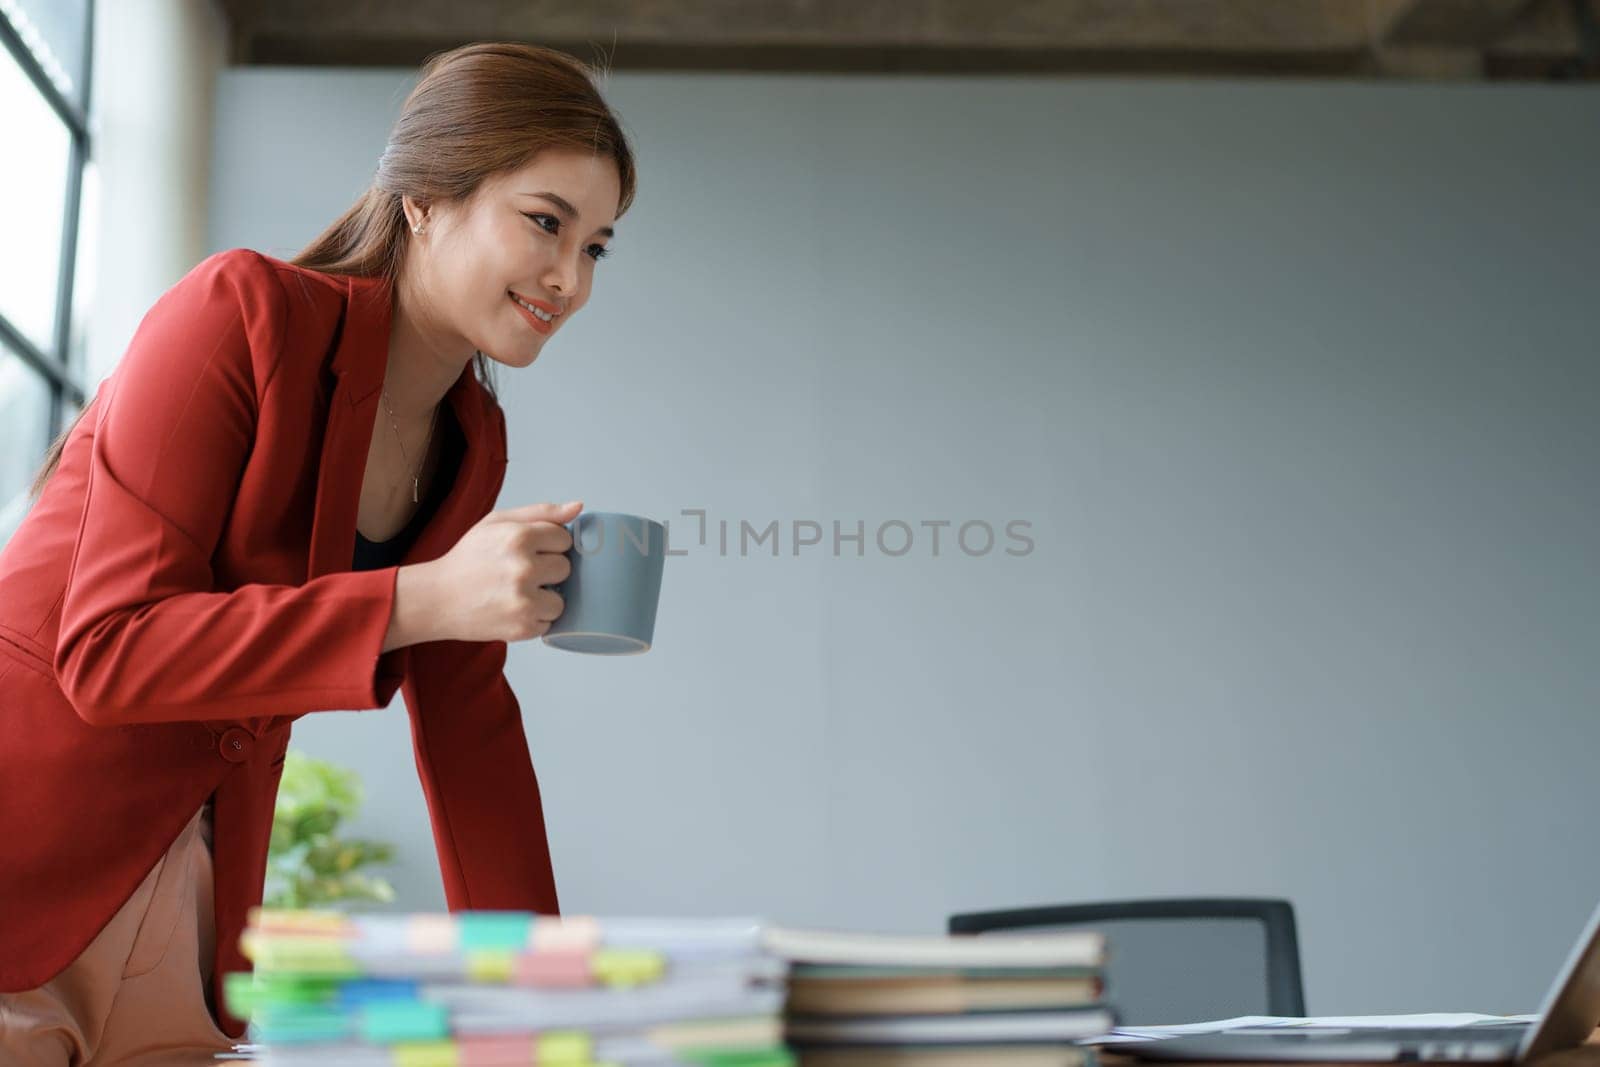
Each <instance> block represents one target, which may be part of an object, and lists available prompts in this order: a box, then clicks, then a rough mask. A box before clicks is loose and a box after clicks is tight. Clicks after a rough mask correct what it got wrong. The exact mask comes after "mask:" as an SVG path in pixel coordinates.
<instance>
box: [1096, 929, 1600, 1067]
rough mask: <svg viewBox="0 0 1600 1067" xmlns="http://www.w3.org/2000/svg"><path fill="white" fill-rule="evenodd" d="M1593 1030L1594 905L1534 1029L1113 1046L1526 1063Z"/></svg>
mask: <svg viewBox="0 0 1600 1067" xmlns="http://www.w3.org/2000/svg"><path fill="white" fill-rule="evenodd" d="M1596 1026H1600V906H1597V907H1596V908H1595V911H1594V914H1593V915H1591V916H1590V917H1589V922H1588V925H1587V926H1586V927H1585V928H1584V931H1583V933H1582V934H1581V935H1580V936H1579V937H1578V941H1577V943H1576V944H1575V945H1574V946H1573V947H1572V951H1571V952H1570V953H1569V954H1568V956H1567V961H1566V963H1564V964H1562V966H1561V970H1560V971H1559V972H1557V974H1556V979H1555V983H1554V984H1553V985H1551V987H1550V989H1549V990H1548V991H1547V992H1546V993H1545V996H1544V1003H1543V1004H1542V1005H1540V1007H1539V1015H1538V1021H1537V1022H1531V1023H1530V1022H1511V1021H1508V1022H1505V1023H1500V1022H1494V1023H1474V1024H1472V1025H1469V1026H1464V1027H1434V1028H1423V1029H1403V1030H1394V1029H1381V1028H1378V1027H1370V1028H1363V1027H1342V1028H1333V1027H1329V1028H1300V1027H1296V1028H1295V1029H1293V1030H1283V1029H1274V1028H1269V1027H1262V1028H1256V1029H1251V1028H1249V1027H1245V1028H1241V1029H1238V1030H1223V1031H1221V1032H1218V1033H1211V1034H1192V1035H1184V1036H1180V1037H1169V1038H1165V1039H1163V1040H1158V1041H1143V1042H1138V1043H1130V1044H1127V1045H1117V1046H1115V1050H1116V1051H1117V1052H1118V1053H1119V1054H1120V1053H1126V1054H1129V1055H1133V1056H1137V1057H1139V1058H1140V1059H1144V1060H1234V1061H1239V1060H1247V1061H1248V1060H1278V1061H1283V1062H1296V1061H1307V1062H1315V1061H1326V1060H1331V1061H1341V1062H1346V1063H1348V1062H1382V1063H1387V1062H1394V1061H1401V1060H1414V1061H1423V1062H1437V1061H1456V1060H1467V1061H1472V1062H1477V1063H1527V1062H1528V1061H1530V1060H1534V1059H1537V1058H1538V1057H1540V1056H1544V1055H1547V1054H1549V1053H1551V1052H1560V1051H1562V1050H1564V1049H1571V1048H1577V1047H1578V1046H1579V1045H1582V1044H1583V1043H1584V1042H1586V1041H1587V1040H1588V1039H1589V1036H1590V1035H1591V1034H1593V1033H1594V1031H1595V1027H1596Z"/></svg>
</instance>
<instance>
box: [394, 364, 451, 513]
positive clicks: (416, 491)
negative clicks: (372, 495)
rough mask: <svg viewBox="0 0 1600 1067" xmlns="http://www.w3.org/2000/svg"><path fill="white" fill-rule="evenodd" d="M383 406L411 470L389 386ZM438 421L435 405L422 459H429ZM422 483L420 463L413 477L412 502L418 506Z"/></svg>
mask: <svg viewBox="0 0 1600 1067" xmlns="http://www.w3.org/2000/svg"><path fill="white" fill-rule="evenodd" d="M383 406H384V408H385V409H386V410H387V411H388V412H389V425H390V426H392V427H394V439H395V440H396V441H398V442H400V458H401V459H403V460H404V461H405V464H406V469H407V470H409V469H410V468H411V457H410V456H409V455H408V454H407V453H406V443H405V440H404V439H402V438H401V436H400V424H399V423H398V422H396V421H395V419H394V408H393V407H392V406H390V404H389V389H388V387H387V386H385V387H384V389H383ZM438 421H439V405H437V404H435V405H434V406H433V414H432V416H430V417H429V419H428V435H427V436H426V437H424V438H423V439H422V458H423V459H427V458H428V442H429V441H431V440H433V424H434V423H435V422H438ZM421 482H422V464H421V463H420V462H419V463H418V464H417V469H416V473H414V474H413V475H412V476H411V502H412V503H414V504H418V503H421V502H422V498H421V493H420V485H421ZM399 484H400V483H399V482H395V483H394V486H390V488H391V489H392V488H395V486H398V485H399Z"/></svg>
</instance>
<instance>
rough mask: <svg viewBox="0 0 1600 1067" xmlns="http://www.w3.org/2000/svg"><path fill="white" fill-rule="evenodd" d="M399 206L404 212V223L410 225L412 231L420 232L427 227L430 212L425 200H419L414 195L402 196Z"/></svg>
mask: <svg viewBox="0 0 1600 1067" xmlns="http://www.w3.org/2000/svg"><path fill="white" fill-rule="evenodd" d="M400 208H401V210H402V211H404V212H405V214H406V225H407V226H410V227H411V232H412V233H422V232H423V231H425V230H426V229H427V228H428V217H429V214H430V211H429V205H428V203H427V201H419V200H417V199H416V198H415V197H410V196H402V197H401V198H400Z"/></svg>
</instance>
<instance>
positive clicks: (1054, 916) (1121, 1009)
mask: <svg viewBox="0 0 1600 1067" xmlns="http://www.w3.org/2000/svg"><path fill="white" fill-rule="evenodd" d="M1046 928H1051V929H1065V928H1086V929H1093V930H1098V931H1101V932H1102V933H1104V934H1105V935H1106V938H1107V942H1108V944H1109V948H1110V952H1109V959H1108V962H1107V966H1106V969H1105V974H1106V994H1105V999H1106V1002H1107V1003H1109V1004H1110V1005H1112V1006H1113V1007H1114V1008H1116V1010H1117V1021H1118V1024H1119V1025H1122V1026H1160V1025H1163V1024H1171V1023H1184V1022H1200V1021H1202V1020H1209V1019H1231V1018H1233V1017H1235V1016H1239V1015H1292V1016H1303V1015H1305V1013H1306V1003H1305V993H1304V992H1303V990H1302V988H1301V985H1300V944H1299V938H1298V937H1297V936H1296V934H1295V922H1294V908H1293V907H1292V906H1291V905H1290V904H1289V902H1288V901H1287V900H1266V899H1256V898H1231V897H1224V898H1211V899H1165V900H1126V901H1106V902H1101V903H1095V904H1061V905H1053V906H1044V907H1033V908H1013V909H1009V910H1005V911H978V912H966V913H962V914H956V915H952V916H951V917H950V924H949V931H950V933H952V934H1006V933H1014V934H1023V935H1026V934H1034V933H1040V932H1043V931H1044V930H1045V929H1046Z"/></svg>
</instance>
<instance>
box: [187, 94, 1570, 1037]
mask: <svg viewBox="0 0 1600 1067" xmlns="http://www.w3.org/2000/svg"><path fill="white" fill-rule="evenodd" d="M410 77H411V76H410V75H409V74H408V73H407V72H402V71H393V72H388V71H380V72H359V73H356V72H329V71H317V72H308V71H291V70H276V71H259V70H252V71H245V70H234V71H229V72H226V73H225V75H224V77H223V79H222V83H221V88H220V93H221V97H220V100H219V102H218V122H219V126H218V134H217V147H216V162H215V171H214V186H213V196H212V201H211V211H212V215H211V244H212V246H213V247H214V248H216V249H221V248H227V247H231V246H235V245H248V246H251V247H255V248H258V249H261V250H263V251H267V252H269V253H273V254H277V255H282V256H287V255H291V254H292V253H293V252H294V251H296V250H297V249H298V248H299V247H301V246H302V245H303V244H304V243H305V242H306V241H308V240H309V239H310V238H311V237H312V236H313V235H314V234H315V233H316V232H317V231H318V230H319V229H320V227H321V226H322V225H324V224H325V223H326V222H328V221H330V220H331V219H333V218H334V217H335V216H336V215H337V214H338V213H339V212H340V211H341V210H343V209H344V208H345V207H346V206H347V205H348V204H349V203H350V202H351V201H352V200H353V199H354V198H355V197H356V195H357V194H358V193H359V192H360V191H361V189H362V188H363V187H364V185H365V183H366V182H367V180H368V179H369V177H370V175H371V173H372V169H373V166H374V164H375V163H376V160H377V157H378V154H379V152H380V151H381V149H382V146H383V143H384V139H385V136H386V133H387V128H388V124H389V123H390V122H391V121H392V119H393V117H394V116H395V114H396V113H397V112H398V107H399V104H400V101H401V99H402V98H403V95H404V93H405V91H406V89H407V88H408V87H409V85H410ZM608 93H609V96H610V98H611V100H612V101H613V103H614V104H615V105H616V106H617V108H618V109H619V111H620V113H621V115H622V116H623V118H624V120H625V123H626V125H627V126H628V128H629V130H630V132H631V134H632V135H633V136H634V137H635V138H636V146H637V150H638V155H639V161H640V171H641V182H642V184H641V189H640V195H639V199H638V202H637V205H636V207H635V209H634V210H633V211H632V212H631V213H630V214H629V215H628V216H626V217H625V218H624V219H623V221H622V222H621V224H620V225H619V227H618V229H619V235H618V238H617V240H616V242H615V244H614V246H613V247H614V249H615V255H613V256H612V257H611V258H610V259H608V260H607V261H605V262H604V263H602V264H601V265H600V266H599V267H598V268H597V270H596V277H597V278H598V279H599V283H598V286H597V291H596V293H595V296H594V298H593V300H592V301H591V303H590V305H589V307H588V308H587V309H586V310H585V312H584V314H583V315H581V316H580V317H579V318H578V319H576V320H574V322H573V323H572V324H571V325H570V326H569V327H567V328H566V329H564V330H563V332H562V337H561V338H560V339H558V340H557V341H555V342H554V343H553V344H552V345H551V346H550V347H549V348H547V349H546V351H545V352H544V354H543V355H542V357H541V358H540V360H539V363H538V364H537V366H536V367H535V368H533V369H531V370H529V371H526V372H522V373H518V372H514V371H508V372H505V373H503V374H502V377H501V379H500V381H501V388H502V391H503V394H504V400H505V404H506V406H507V410H508V412H509V415H510V421H511V452H512V459H511V469H510V474H509V477H508V480H507V483H506V489H505V493H504V496H503V497H502V500H501V503H502V504H504V505H511V504H520V503H526V502H532V501H537V500H564V499H568V498H570V497H574V496H581V497H583V498H584V499H585V500H586V501H587V503H588V505H589V507H591V508H594V509H617V510H632V511H638V512H643V513H647V514H651V515H655V516H657V517H659V518H668V519H671V518H673V517H675V516H680V512H681V511H682V509H686V508H704V509H706V510H707V513H708V518H709V519H710V520H711V523H712V528H711V537H710V538H709V539H708V543H707V544H706V545H704V546H701V545H698V544H696V543H694V539H693V537H692V533H693V524H692V522H690V521H689V520H686V519H683V518H681V517H680V520H679V522H678V523H676V524H674V535H675V537H674V539H675V542H676V544H677V546H678V547H686V548H687V554H686V555H684V556H682V557H679V558H675V559H672V560H671V561H669V565H668V571H667V576H666V580H665V583H664V589H663V593H662V597H663V599H662V605H661V610H660V617H659V620H658V628H657V638H658V643H657V646H656V648H655V649H654V650H653V651H651V652H650V653H649V654H648V655H646V656H643V657H638V658H632V659H621V660H608V659H588V658H583V657H579V656H574V655H570V654H565V653H560V652H553V651H551V650H549V649H546V648H544V647H543V646H542V645H539V644H537V643H531V644H520V645H514V646H512V650H511V657H510V664H509V667H508V673H509V676H510V679H511V682H512V684H513V686H514V687H515V689H516V691H517V693H518V695H519V697H520V699H521V701H522V705H523V709H524V713H525V721H526V724H527V731H528V736H529V740H530V744H531V746H532V749H533V752H534V758H535V762H536V765H537V767H538V769H539V773H540V779H541V782H542V785H543V789H544V795H545V799H546V803H547V808H548V812H547V813H548V824H549V830H550V835H551V840H552V845H553V848H554V854H555V863H556V874H557V879H558V882H559V885H560V888H561V891H562V895H563V906H564V909H565V910H567V911H569V912H575V913H576V912H586V913H598V914H607V913H609V914H644V913H679V914H718V913H757V914H763V915H767V916H769V917H771V918H773V919H775V920H778V921H784V922H794V923H825V924H832V925H839V926H849V927H858V928H868V929H873V928H876V929H883V930H894V931H931V930H936V929H940V928H941V927H942V923H943V920H944V918H945V916H946V915H947V914H948V913H949V912H951V911H954V910H962V909H971V908H979V907H992V906H993V907H998V906H1010V905H1021V904H1029V903H1041V902H1055V901H1071V900H1083V899H1095V898H1104V897H1123V896H1144V895H1162V894H1202V893H1204V894H1210V893H1217V894H1235V893H1237V894H1271V895H1282V896H1286V897H1289V898H1292V899H1293V901H1294V902H1295V904H1296V905H1297V907H1298V908H1299V914H1300V920H1301V933H1302V942H1303V950H1304V957H1305V966H1306V981H1307V996H1308V1002H1309V1007H1310V1010H1312V1011H1313V1012H1317V1013H1344V1012H1365V1011H1410V1010H1431V1009H1448V1010H1478V1011H1507V1012H1511V1011H1531V1010H1533V1009H1534V1008H1535V1007H1536V1002H1537V998H1538V995H1539V993H1540V992H1541V990H1542V988H1543V986H1544V983H1545V982H1546V981H1547V980H1548V978H1549V976H1550V973H1551V971H1552V970H1553V968H1554V967H1555V965H1556V963H1557V962H1558V961H1559V958H1560V957H1561V955H1562V953H1563V951H1564V949H1565V946H1566V945H1567V943H1568V941H1569V940H1570V939H1571V938H1572V936H1573V935H1574V934H1575V932H1576V929H1577V927H1578V926H1579V925H1580V923H1581V921H1582V920H1583V918H1584V917H1585V916H1586V915H1587V913H1588V911H1589V909H1590V908H1591V907H1592V906H1593V905H1594V903H1595V900H1596V898H1597V896H1600V849H1596V848H1595V847H1594V840H1595V837H1594V835H1595V822H1594V819H1593V818H1592V812H1593V810H1594V807H1595V799H1596V795H1597V792H1600V789H1597V787H1596V785H1595V775H1594V772H1593V769H1592V767H1593V762H1594V756H1593V753H1594V752H1595V751H1596V750H1597V749H1600V718H1597V716H1596V714H1595V711H1596V703H1597V697H1600V682H1597V673H1596V669H1595V654H1596V651H1597V649H1600V612H1597V608H1596V603H1597V600H1600V554H1597V548H1596V546H1597V544H1600V505H1597V503H1596V500H1595V494H1594V492H1593V487H1594V467H1595V460H1596V458H1597V455H1600V422H1597V420H1596V414H1597V407H1600V404H1597V401H1600V370H1597V366H1596V360H1595V355H1596V351H1595V341H1594V338H1595V325H1596V313H1595V302H1596V295H1597V294H1596V288H1595V278H1594V273H1593V265H1594V249H1595V248H1596V247H1597V245H1600V223H1597V215H1596V212H1595V210H1594V204H1595V200H1594V188H1595V176H1596V174H1600V138H1596V137H1595V132H1596V129H1597V120H1600V94H1597V93H1596V92H1594V91H1593V90H1592V89H1590V90H1569V89H1555V88H1542V87H1517V88H1502V87H1482V86H1472V87H1460V86H1423V85H1416V86H1382V87H1378V86H1361V85H1352V84H1328V85H1321V84H1306V83H1299V84H1269V83H1264V82H1263V83H1240V84H1223V83H1202V84H1189V83H1184V82H1166V83H1154V82H1151V83H1124V82H1116V81H1065V80H1028V79H993V80H985V79H940V78H924V77H918V78H898V79H876V78H845V77H837V78H835V77H827V78H804V77H784V76H778V77H770V76H769V77H755V76H752V77H715V76H712V77H707V76H689V77H686V76H642V75H628V76H623V75H615V76H613V77H612V78H611V79H610V81H609V83H608ZM796 519H811V520H815V521H818V522H820V523H821V524H822V526H823V529H824V530H825V531H826V533H825V538H824V543H823V545H821V546H819V547H817V548H811V549H807V550H803V551H802V552H801V554H800V555H799V556H798V557H796V556H794V555H792V554H791V551H790V546H791V541H790V537H789V531H788V530H787V528H785V529H784V530H783V534H782V536H783V539H782V541H781V549H782V554H780V555H779V556H778V558H772V557H771V555H770V554H766V555H763V554H761V553H762V552H767V551H769V549H768V548H767V547H763V548H762V549H760V550H757V551H754V552H752V554H750V555H747V556H746V555H741V554H740V551H739V547H738V532H739V523H740V522H741V520H742V521H746V522H749V523H751V524H752V525H753V526H754V527H756V528H758V529H759V528H761V527H764V526H765V525H766V524H767V523H769V522H771V521H772V520H778V521H780V522H781V523H783V524H785V526H787V524H788V523H790V522H792V521H793V520H796ZM896 519H898V520H901V521H903V522H906V523H908V524H909V525H910V526H911V527H912V528H913V530H914V532H915V534H916V537H915V540H914V541H913V547H912V550H911V551H910V552H909V553H907V554H905V555H903V556H899V557H892V556H890V555H888V554H886V553H884V552H883V551H881V550H880V549H879V547H878V545H877V544H876V543H875V542H874V539H873V532H874V531H875V530H876V529H877V528H878V526H879V525H880V524H882V523H885V522H889V521H891V520H896ZM718 520H726V521H727V522H728V523H729V524H730V530H731V533H732V539H731V542H730V545H729V550H728V552H727V553H726V554H723V553H722V552H721V551H720V549H719V547H718V543H717V532H716V530H717V528H716V523H717V522H718ZM858 520H860V521H863V522H864V523H865V524H866V530H867V540H866V544H865V549H864V552H863V554H862V555H861V556H860V557H857V556H856V555H855V551H856V550H855V547H854V546H853V545H852V544H848V543H847V544H845V545H844V546H843V553H842V554H841V555H840V556H835V555H834V554H833V547H832V543H831V542H832V531H831V524H832V523H833V522H834V521H838V522H840V523H841V524H842V526H843V527H844V531H845V532H846V533H848V532H850V531H852V530H853V529H854V528H855V524H856V522H857V521H858ZM936 520H948V521H950V522H951V523H953V524H954V525H952V526H951V527H948V528H945V529H944V530H943V531H942V532H943V539H942V542H941V546H940V554H939V555H938V556H937V557H935V556H934V555H933V554H932V548H931V543H930V541H929V536H930V533H931V531H930V528H928V527H925V526H922V525H921V524H922V523H924V522H932V521H936ZM970 520H983V521H986V522H988V523H990V524H992V525H993V526H994V527H995V528H996V530H997V532H999V534H1000V539H999V541H998V542H997V544H996V546H995V548H994V549H993V550H992V551H991V552H989V553H987V554H983V555H967V554H965V553H963V552H962V551H961V550H960V549H959V548H957V547H955V545H954V544H953V543H952V537H953V534H954V529H955V525H959V524H961V523H963V522H966V521H970ZM1011 520H1023V521H1026V522H1028V523H1030V524H1031V527H1030V529H1029V531H1028V533H1029V536H1030V537H1031V538H1032V541H1033V550H1032V551H1031V552H1029V553H1028V554H1026V555H1020V556H1014V555H1008V554H1006V552H1005V551H1004V549H1005V548H1006V547H1007V546H1011V547H1016V546H1017V544H1018V543H1017V542H1015V541H1010V540H1007V539H1006V538H1005V536H1004V533H1003V527H1004V524H1005V523H1007V522H1008V521H1011ZM971 532H972V533H973V534H976V532H977V531H976V529H974V530H973V531H971ZM902 540H903V534H901V533H899V532H897V531H896V530H894V529H890V530H888V531H887V532H886V541H887V544H888V547H889V548H890V549H891V550H898V548H899V545H900V543H901V542H902ZM969 544H971V545H973V546H974V547H981V546H980V545H979V544H978V541H977V540H976V539H975V538H969ZM296 738H297V743H298V744H299V745H300V746H301V747H303V748H304V749H306V750H307V751H310V752H312V753H315V754H319V755H323V756H327V757H331V758H334V759H338V760H341V761H343V762H345V763H347V764H349V765H352V766H355V767H357V768H359V769H360V770H361V771H362V772H363V773H364V775H365V777H366V780H367V783H368V786H369V788H370V794H371V806H370V807H369V810H368V811H367V813H366V815H365V817H364V819H363V820H362V829H365V830H367V831H370V832H372V833H376V834H382V835H384V836H387V837H390V838H393V839H395V840H397V841H398V842H399V843H400V844H401V847H402V848H403V850H404V862H403V864H402V866H401V867H400V868H399V870H398V872H397V876H396V880H397V882H398V883H399V885H400V887H401V890H402V895H403V903H404V904H405V905H406V906H408V907H413V908H432V907H438V906H440V905H441V904H442V893H441V891H440V889H439V879H438V874H437V870H436V867H435V861H434V857H433V854H432V847H431V842H430V838H429V836H428V830H427V826H426V819H425V812H424V808H423V804H422V800H421V795H420V791H419V788H418V786H417V784H416V779H415V773H414V769H413V767H412V763H411V753H410V748H409V741H408V735H407V730H406V724H405V720H404V712H403V709H402V707H401V705H400V703H399V701H398V700H397V701H396V703H395V705H394V706H393V707H391V708H390V709H388V710H387V711H383V712H369V713H366V714H359V715H357V714H327V715H318V716H311V717H309V718H307V719H305V720H302V722H301V723H300V724H299V725H298V726H297V729H296Z"/></svg>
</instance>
